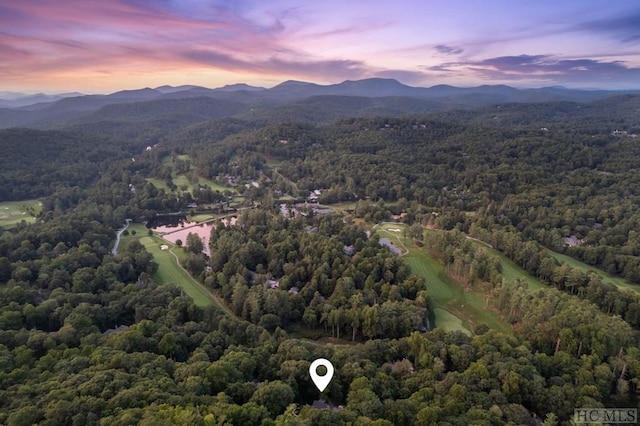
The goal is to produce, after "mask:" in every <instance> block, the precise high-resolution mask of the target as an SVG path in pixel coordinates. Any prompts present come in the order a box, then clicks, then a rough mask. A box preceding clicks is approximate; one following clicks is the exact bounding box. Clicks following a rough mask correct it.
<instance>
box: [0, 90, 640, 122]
mask: <svg viewBox="0 0 640 426" xmlns="http://www.w3.org/2000/svg"><path fill="white" fill-rule="evenodd" d="M638 93H640V92H639V91H626V92H619V91H606V90H578V89H567V88H564V87H543V88H537V89H517V88H514V87H510V86H504V85H484V86H478V87H466V88H463V87H454V86H448V85H437V86H432V87H428V88H427V87H412V86H407V85H404V84H402V83H400V82H398V81H396V80H393V79H381V78H372V79H365V80H357V81H350V80H347V81H344V82H342V83H339V84H330V85H319V84H315V83H309V82H302V81H293V80H290V81H285V82H283V83H281V84H279V85H277V86H275V87H272V88H263V87H256V86H250V85H247V84H232V85H227V86H224V87H219V88H216V89H210V88H206V87H201V86H193V85H184V86H178V87H173V86H161V87H157V88H153V89H152V88H143V89H138V90H124V91H120V92H116V93H112V94H108V95H83V94H79V93H66V94H59V95H45V94H36V95H24V94H20V93H15V92H0V128H6V127H18V126H28V127H37V128H51V127H60V126H68V125H77V124H82V123H87V122H99V121H103V122H104V121H116V122H117V121H131V120H134V119H136V118H143V119H161V118H163V117H165V118H166V117H169V116H172V117H173V116H176V115H178V116H180V117H182V118H181V119H185V120H187V122H189V121H192V122H193V121H199V120H206V119H209V118H217V117H221V116H237V117H243V118H249V119H255V120H263V121H269V119H270V117H272V116H274V115H275V116H277V117H278V118H279V119H282V118H287V117H289V119H291V120H302V121H325V120H331V119H335V118H338V117H340V116H344V115H358V116H362V115H366V116H371V115H400V114H409V113H423V112H439V111H446V110H450V109H459V108H467V107H478V106H485V105H492V104H499V103H513V102H517V103H531V102H557V101H572V102H588V101H592V100H596V99H601V98H605V97H610V96H614V95H621V94H638ZM187 116H189V117H187Z"/></svg>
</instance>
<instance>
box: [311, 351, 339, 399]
mask: <svg viewBox="0 0 640 426" xmlns="http://www.w3.org/2000/svg"><path fill="white" fill-rule="evenodd" d="M321 365H324V367H325V368H326V369H327V374H325V375H324V376H320V375H319V374H318V373H317V372H316V370H317V369H318V367H320V366H321ZM309 375H310V376H311V380H313V384H314V385H316V387H317V388H318V390H319V391H320V392H322V391H323V390H325V389H326V388H327V386H329V382H331V379H332V378H333V364H331V362H329V360H326V359H324V358H318V359H316V360H315V361H313V362H312V363H311V365H310V366H309Z"/></svg>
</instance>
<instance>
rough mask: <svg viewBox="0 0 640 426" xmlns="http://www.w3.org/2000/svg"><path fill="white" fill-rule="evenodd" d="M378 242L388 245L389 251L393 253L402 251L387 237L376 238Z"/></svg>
mask: <svg viewBox="0 0 640 426" xmlns="http://www.w3.org/2000/svg"><path fill="white" fill-rule="evenodd" d="M378 243H379V244H380V245H381V246H387V247H389V250H391V253H395V254H400V253H402V250H401V249H400V248H399V247H397V246H396V245H395V244H393V241H391V240H390V239H388V238H380V240H378Z"/></svg>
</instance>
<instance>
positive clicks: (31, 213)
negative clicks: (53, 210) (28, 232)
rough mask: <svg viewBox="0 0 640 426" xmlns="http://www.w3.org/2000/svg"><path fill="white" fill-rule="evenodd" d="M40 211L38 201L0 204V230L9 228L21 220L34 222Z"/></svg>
mask: <svg viewBox="0 0 640 426" xmlns="http://www.w3.org/2000/svg"><path fill="white" fill-rule="evenodd" d="M41 210H42V203H41V202H40V201H38V200H22V201H4V202H1V203H0V228H11V227H13V226H15V225H16V224H18V223H20V222H22V221H23V220H24V221H25V222H28V223H33V222H35V220H36V218H35V216H37V215H38V214H40V211H41Z"/></svg>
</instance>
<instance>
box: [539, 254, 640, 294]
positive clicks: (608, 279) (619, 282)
mask: <svg viewBox="0 0 640 426" xmlns="http://www.w3.org/2000/svg"><path fill="white" fill-rule="evenodd" d="M545 250H546V251H547V252H548V253H549V254H551V255H552V256H553V257H554V258H555V259H556V260H558V261H559V262H563V263H566V264H567V265H569V266H571V267H572V268H576V269H580V270H581V271H582V272H584V273H586V274H588V273H591V272H595V273H596V274H598V275H599V276H600V279H601V280H602V282H603V283H605V284H613V285H615V286H616V287H618V288H620V289H623V290H631V291H635V292H636V293H640V286H638V285H635V284H631V283H629V282H627V281H626V280H624V279H623V278H620V277H612V276H611V275H609V274H607V273H606V272H605V271H603V270H602V269H598V268H596V267H595V266H591V265H587V264H586V263H583V262H580V261H579V260H576V259H574V258H572V257H569V256H567V255H564V254H560V253H556V252H555V251H552V250H549V249H547V248H545Z"/></svg>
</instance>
